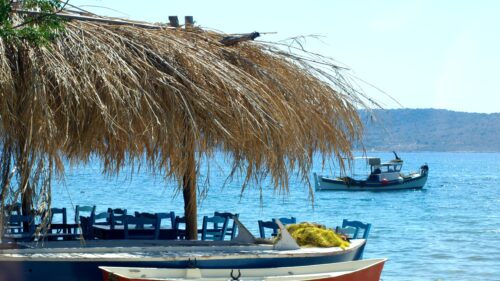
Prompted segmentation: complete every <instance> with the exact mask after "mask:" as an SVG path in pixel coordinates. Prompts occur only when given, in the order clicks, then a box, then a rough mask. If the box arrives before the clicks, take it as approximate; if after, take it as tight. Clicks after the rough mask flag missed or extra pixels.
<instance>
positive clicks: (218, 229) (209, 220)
mask: <svg viewBox="0 0 500 281" xmlns="http://www.w3.org/2000/svg"><path fill="white" fill-rule="evenodd" d="M228 221H229V218H228V217H219V216H213V217H208V216H204V217H203V226H202V229H201V240H218V241H221V240H224V236H226V231H227V224H228ZM209 224H211V225H209Z"/></svg>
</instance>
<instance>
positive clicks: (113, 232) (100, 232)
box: [92, 225, 177, 240]
mask: <svg viewBox="0 0 500 281" xmlns="http://www.w3.org/2000/svg"><path fill="white" fill-rule="evenodd" d="M92 231H93V233H94V236H95V237H97V238H99V239H124V238H125V230H124V227H123V225H115V226H114V227H113V228H111V225H93V226H92ZM129 231H133V232H136V233H137V234H140V232H149V231H151V228H149V229H148V228H147V227H146V228H145V229H135V228H129ZM159 239H161V240H176V239H177V230H175V229H171V228H160V236H159Z"/></svg>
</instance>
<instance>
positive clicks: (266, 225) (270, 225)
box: [257, 220, 279, 238]
mask: <svg viewBox="0 0 500 281" xmlns="http://www.w3.org/2000/svg"><path fill="white" fill-rule="evenodd" d="M257 222H258V224H259V234H260V238H267V236H266V229H270V230H271V237H275V236H277V235H278V229H279V227H278V224H277V223H275V222H274V221H262V220H259V221H257Z"/></svg>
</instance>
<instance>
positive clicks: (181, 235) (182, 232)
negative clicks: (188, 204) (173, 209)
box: [173, 216, 186, 239]
mask: <svg viewBox="0 0 500 281" xmlns="http://www.w3.org/2000/svg"><path fill="white" fill-rule="evenodd" d="M181 225H183V226H184V227H181ZM173 228H174V229H175V230H176V231H177V238H178V239H186V217H179V216H175V219H174V227H173Z"/></svg>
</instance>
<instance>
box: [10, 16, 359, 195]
mask: <svg viewBox="0 0 500 281" xmlns="http://www.w3.org/2000/svg"><path fill="white" fill-rule="evenodd" d="M222 37H223V36H222V35H221V34H218V33H215V32H209V31H204V30H201V29H198V28H191V29H166V28H159V29H144V28H140V27H136V26H128V25H120V26H117V25H111V24H105V23H99V22H84V21H77V20H73V21H69V22H68V23H67V26H66V31H65V33H64V34H63V35H61V36H60V37H59V38H58V39H57V40H56V41H55V42H54V43H53V44H51V45H49V46H46V47H34V46H31V45H30V44H18V45H11V44H8V43H6V42H4V41H1V40H0V122H1V123H0V137H1V138H2V142H3V144H4V150H3V152H2V153H3V154H5V153H6V150H5V149H11V147H9V146H5V144H8V143H10V144H15V145H17V148H16V149H17V151H14V153H15V154H16V155H28V154H29V155H38V156H39V158H38V159H46V160H47V161H49V162H50V163H53V165H50V167H54V168H55V169H56V170H57V171H60V172H62V171H63V169H64V167H63V164H62V161H61V160H60V157H63V156H64V157H67V158H68V159H70V160H71V161H87V160H88V159H89V158H90V157H91V156H92V155H97V156H98V157H100V159H101V160H102V161H103V163H104V168H105V171H107V172H110V173H115V172H119V171H120V169H121V168H122V167H123V165H125V164H127V163H131V162H133V161H137V160H139V161H140V160H141V159H142V157H144V155H145V157H146V159H147V164H148V165H149V166H150V167H151V168H152V169H153V170H161V171H164V172H165V175H166V176H167V177H171V178H175V179H177V180H178V181H179V182H182V178H183V176H185V171H186V170H187V168H188V167H187V166H188V165H190V163H189V161H188V159H189V157H187V156H186V155H188V154H194V153H197V155H198V157H201V156H202V154H207V155H210V154H211V153H212V152H213V151H214V150H218V149H222V150H224V151H226V152H228V153H229V154H230V155H231V156H232V159H233V167H234V170H237V169H239V168H242V167H244V169H246V175H247V177H246V179H247V181H248V180H250V179H252V175H262V173H264V174H269V175H270V176H271V178H272V180H273V182H274V184H275V187H276V188H278V189H281V190H285V191H286V190H287V189H288V174H289V172H290V171H291V170H293V169H298V171H299V172H300V174H301V175H302V176H303V178H304V179H307V178H308V176H309V171H310V168H311V164H312V155H313V152H315V151H319V152H321V153H322V155H325V156H326V155H331V154H332V153H333V155H335V156H336V157H337V159H338V161H339V162H340V164H341V166H342V165H344V163H343V157H345V156H351V148H352V146H351V144H352V143H353V141H356V140H358V139H359V138H360V132H361V122H360V120H359V118H358V115H357V107H359V106H360V105H363V103H364V101H365V99H364V97H363V96H362V95H360V94H359V92H357V91H356V90H355V89H353V88H352V87H351V86H350V84H349V83H348V81H346V80H345V79H344V78H342V76H341V75H340V74H341V71H342V70H341V69H339V68H338V67H336V65H335V64H334V63H332V61H331V60H328V59H325V58H324V57H319V56H309V57H307V56H302V55H296V54H295V53H294V52H286V51H285V50H284V49H283V48H280V47H279V46H277V45H272V44H269V43H258V42H242V43H239V44H238V45H235V46H230V47H228V46H224V45H222V44H220V43H219V41H220V40H221V38H222ZM23 144H25V146H24V147H23ZM5 147H7V148H5ZM23 153H24V154H23ZM26 153H28V154H26ZM14 159H17V158H14ZM17 165H18V164H17ZM46 167H47V166H45V167H44V168H46ZM51 169H52V168H51Z"/></svg>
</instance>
